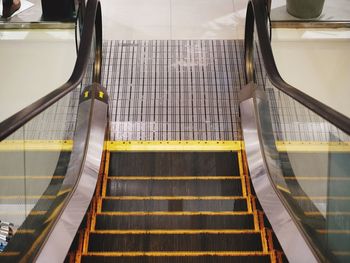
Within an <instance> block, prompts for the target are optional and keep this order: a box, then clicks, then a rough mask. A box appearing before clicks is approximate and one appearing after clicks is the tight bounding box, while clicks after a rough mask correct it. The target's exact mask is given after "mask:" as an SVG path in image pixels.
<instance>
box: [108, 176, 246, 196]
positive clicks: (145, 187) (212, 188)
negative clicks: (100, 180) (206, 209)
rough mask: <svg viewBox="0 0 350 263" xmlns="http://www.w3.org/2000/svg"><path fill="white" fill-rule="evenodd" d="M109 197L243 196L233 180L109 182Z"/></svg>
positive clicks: (237, 183) (240, 186) (239, 184)
mask: <svg viewBox="0 0 350 263" xmlns="http://www.w3.org/2000/svg"><path fill="white" fill-rule="evenodd" d="M107 195H108V196H241V195H242V185H241V180H240V179H233V180H203V181H202V180H186V181H180V180H150V181H144V180H108V184H107Z"/></svg>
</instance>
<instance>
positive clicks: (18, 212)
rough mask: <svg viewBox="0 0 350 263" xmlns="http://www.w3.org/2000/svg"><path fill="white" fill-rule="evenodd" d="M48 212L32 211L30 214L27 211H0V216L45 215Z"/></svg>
mask: <svg viewBox="0 0 350 263" xmlns="http://www.w3.org/2000/svg"><path fill="white" fill-rule="evenodd" d="M46 212H47V211H31V212H30V213H29V214H28V212H26V211H0V215H27V214H28V215H33V216H38V215H45V213H46Z"/></svg>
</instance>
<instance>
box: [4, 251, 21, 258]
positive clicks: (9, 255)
mask: <svg viewBox="0 0 350 263" xmlns="http://www.w3.org/2000/svg"><path fill="white" fill-rule="evenodd" d="M19 254H21V253H20V252H6V251H4V252H1V253H0V258H1V257H13V256H18V255H19Z"/></svg>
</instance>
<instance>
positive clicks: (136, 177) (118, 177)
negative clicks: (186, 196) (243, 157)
mask: <svg viewBox="0 0 350 263" xmlns="http://www.w3.org/2000/svg"><path fill="white" fill-rule="evenodd" d="M108 179H109V180H168V181H171V180H184V181H185V180H237V179H241V177H239V176H110V177H108Z"/></svg>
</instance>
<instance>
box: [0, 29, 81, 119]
mask: <svg viewBox="0 0 350 263" xmlns="http://www.w3.org/2000/svg"><path fill="white" fill-rule="evenodd" d="M75 60H76V51H75V40H74V30H73V29H70V30H42V29H40V30H39V29H37V30H2V31H0V122H1V121H3V120H4V119H6V118H8V117H10V116H11V115H12V114H14V113H16V112H17V111H19V110H21V109H22V108H24V107H25V106H28V105H29V104H31V103H33V102H34V101H36V100H37V99H39V98H41V97H42V96H44V95H46V94H48V93H49V92H50V91H52V90H54V89H56V88H58V87H59V86H60V85H62V84H64V83H65V82H66V81H67V80H68V78H69V77H70V74H71V73H72V70H73V67H74V62H75Z"/></svg>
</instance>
